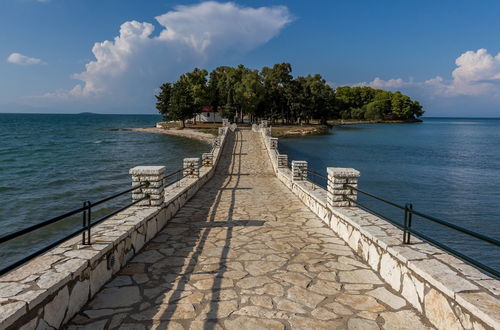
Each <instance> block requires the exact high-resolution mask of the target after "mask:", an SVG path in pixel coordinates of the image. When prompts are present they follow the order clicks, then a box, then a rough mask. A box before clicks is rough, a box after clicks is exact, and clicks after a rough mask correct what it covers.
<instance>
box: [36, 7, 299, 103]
mask: <svg viewBox="0 0 500 330" xmlns="http://www.w3.org/2000/svg"><path fill="white" fill-rule="evenodd" d="M156 20H157V22H158V23H159V24H160V25H161V26H162V29H161V31H159V33H158V34H157V35H156V36H155V35H153V32H154V26H153V24H151V23H148V22H137V21H128V22H125V23H123V24H122V25H121V27H120V33H119V35H118V36H117V37H115V38H114V40H112V41H110V40H106V41H104V42H99V43H96V44H95V45H94V47H93V48H92V52H93V54H94V56H95V60H93V61H91V62H89V63H87V64H86V66H85V71H83V72H81V73H78V74H74V75H73V77H74V78H76V79H78V80H81V81H82V83H80V84H77V85H76V86H75V87H74V88H72V89H71V90H67V91H64V90H63V91H57V92H53V93H47V94H45V95H44V97H45V98H46V99H51V100H62V101H67V100H70V99H74V98H78V99H79V100H97V99H99V100H100V101H102V100H103V99H104V100H105V99H107V100H109V101H110V102H113V103H114V102H120V101H122V102H123V103H126V104H130V102H135V103H136V104H140V105H143V106H146V105H151V104H152V100H153V93H154V90H155V88H157V87H158V85H159V83H161V82H164V81H167V80H174V79H176V78H177V76H178V75H179V74H180V73H182V72H185V71H187V70H191V69H193V67H194V66H201V65H205V64H207V63H208V62H209V61H211V60H214V59H219V58H223V57H224V56H225V55H228V54H235V53H236V54H237V53H241V52H246V51H249V50H252V49H254V48H256V47H258V46H260V45H262V44H264V43H266V42H268V41H269V40H270V39H272V38H273V37H275V36H276V35H277V34H278V33H279V32H280V31H281V30H282V29H283V27H284V26H285V25H287V24H288V23H289V22H291V21H292V18H291V15H290V13H289V11H288V9H287V8H286V7H284V6H275V7H261V8H248V7H240V6H237V5H236V4H234V3H231V2H230V3H218V2H212V1H209V2H203V3H200V4H197V5H193V6H178V7H175V9H174V10H173V11H170V12H167V13H165V14H163V15H160V16H158V17H156Z"/></svg>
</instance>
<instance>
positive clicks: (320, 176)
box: [307, 169, 328, 180]
mask: <svg viewBox="0 0 500 330" xmlns="http://www.w3.org/2000/svg"><path fill="white" fill-rule="evenodd" d="M307 173H309V174H312V175H314V176H317V177H319V178H322V179H325V180H328V177H327V176H324V175H323V174H319V173H318V172H315V171H313V170H310V169H307Z"/></svg>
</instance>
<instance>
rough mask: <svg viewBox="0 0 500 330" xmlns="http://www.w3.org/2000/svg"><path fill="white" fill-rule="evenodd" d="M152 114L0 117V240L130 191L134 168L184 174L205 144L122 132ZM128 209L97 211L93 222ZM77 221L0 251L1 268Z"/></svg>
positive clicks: (148, 122) (152, 118)
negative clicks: (161, 168)
mask: <svg viewBox="0 0 500 330" xmlns="http://www.w3.org/2000/svg"><path fill="white" fill-rule="evenodd" d="M160 120H161V117H160V116H156V115H95V114H81V115H50V114H0V235H3V234H6V233H10V232H13V231H16V230H19V229H21V228H25V227H27V226H29V225H33V224H35V223H38V222H40V221H43V220H47V219H49V218H52V217H55V216H57V215H60V214H62V213H65V212H67V211H70V210H73V209H76V208H79V207H81V206H82V204H83V202H84V201H87V200H88V201H98V200H99V199H102V198H104V197H107V196H110V195H113V194H115V193H118V192H120V191H124V190H126V189H129V188H130V187H131V179H130V175H129V174H128V171H129V169H130V168H132V167H134V166H138V165H164V166H166V167H167V172H173V171H174V170H177V169H179V168H181V167H182V159H183V158H185V157H199V156H200V155H201V153H203V152H207V151H208V150H209V149H210V145H209V144H207V143H204V142H200V141H195V140H191V139H186V138H182V137H174V136H168V135H163V134H153V133H145V132H132V131H123V130H120V129H124V128H132V127H151V126H154V125H155V123H156V122H157V121H160ZM128 202H130V194H127V195H126V196H123V197H122V198H119V199H117V200H113V201H111V202H109V203H106V204H103V207H102V208H100V209H98V210H96V212H94V218H97V217H98V216H99V215H104V214H107V213H109V212H111V211H112V210H115V209H116V208H118V207H119V206H123V205H126V204H127V203H128ZM81 223H82V219H81V215H79V216H78V217H74V218H70V219H68V220H64V221H62V222H60V223H58V224H55V225H51V226H50V227H47V228H46V229H44V230H40V231H37V232H36V233H33V234H29V235H26V236H24V237H23V238H20V239H16V240H15V241H12V243H10V244H4V245H2V246H0V266H1V265H2V264H6V263H7V262H9V261H12V260H16V259H17V258H19V257H20V256H24V255H26V254H27V252H29V251H33V250H34V249H36V247H37V246H40V245H41V244H47V242H50V241H52V240H54V239H55V238H58V237H62V236H63V235H64V234H65V233H68V232H69V231H73V230H74V229H75V226H81Z"/></svg>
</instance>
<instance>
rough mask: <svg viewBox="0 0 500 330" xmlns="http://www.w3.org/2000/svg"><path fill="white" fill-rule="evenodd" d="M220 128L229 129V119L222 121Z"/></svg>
mask: <svg viewBox="0 0 500 330" xmlns="http://www.w3.org/2000/svg"><path fill="white" fill-rule="evenodd" d="M222 127H229V119H226V118H224V119H222Z"/></svg>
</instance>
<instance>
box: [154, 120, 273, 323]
mask: <svg viewBox="0 0 500 330" xmlns="http://www.w3.org/2000/svg"><path fill="white" fill-rule="evenodd" d="M241 137H242V134H241V131H239V130H236V131H235V132H230V133H229V134H228V136H227V138H228V140H227V142H226V145H225V146H224V151H223V157H221V160H220V162H219V165H218V167H217V168H216V173H215V175H214V177H213V178H212V179H211V180H210V181H209V182H208V183H207V184H206V185H205V186H204V187H202V188H201V189H200V190H199V191H198V193H197V194H196V195H195V196H194V197H193V198H192V199H191V200H190V201H189V202H188V203H187V204H186V206H188V204H190V206H192V205H193V204H194V205H196V204H199V205H203V206H202V207H200V209H199V212H198V213H197V217H196V219H198V220H201V221H198V222H197V223H196V224H192V223H189V233H190V235H192V236H191V237H196V240H191V244H190V246H188V247H186V248H185V249H184V250H183V251H184V252H185V254H184V256H183V258H185V260H184V265H186V261H187V260H188V259H189V260H188V263H187V267H185V269H184V270H183V271H182V273H181V274H178V275H179V276H180V277H177V278H175V279H173V281H172V282H175V283H177V285H176V286H175V287H172V290H169V291H168V292H165V293H166V294H168V296H169V298H168V302H163V303H162V305H166V306H167V307H166V309H164V310H161V308H159V309H158V313H161V315H158V314H156V315H155V318H156V319H158V318H159V319H161V320H162V322H161V323H160V324H158V323H153V320H151V323H150V325H151V326H152V328H154V329H166V328H167V327H168V325H169V323H170V322H171V321H173V320H172V318H173V316H174V314H175V313H176V312H177V311H178V308H179V304H177V303H176V302H178V301H179V300H181V299H182V297H183V296H184V293H185V292H186V291H187V289H188V285H190V284H189V282H190V279H191V278H192V277H193V275H203V274H210V275H213V276H212V277H211V278H213V284H212V287H211V297H210V298H209V299H210V300H209V305H208V308H209V309H208V312H206V313H204V314H205V316H204V318H203V319H202V321H204V329H206V330H209V329H213V328H214V326H215V322H214V321H217V314H218V312H219V302H220V301H221V290H222V287H223V285H222V281H223V279H224V273H225V272H226V270H227V266H226V261H227V258H228V254H229V252H230V250H231V239H232V236H233V228H234V227H241V226H244V227H247V226H262V225H263V224H264V221H260V220H238V221H233V213H234V208H235V204H236V193H237V191H238V190H248V189H252V188H249V187H239V185H240V179H241V176H243V175H249V174H244V173H241V161H242V155H246V154H245V153H242V152H241V150H242V147H243V142H244V140H243V139H242V138H241ZM225 191H227V192H229V193H230V197H229V204H227V205H228V206H221V201H222V198H223V193H224V192H225ZM224 199H225V201H227V200H228V197H227V195H225V196H224ZM225 205H226V204H225ZM221 208H224V210H223V211H224V212H225V213H227V215H226V216H225V218H226V219H225V220H224V221H220V219H218V220H217V219H216V214H217V213H218V212H221V211H222V209H221ZM198 216H199V218H198ZM181 217H182V209H181V210H180V211H179V213H178V214H177V215H176V217H175V218H181ZM173 220H174V221H172V222H170V223H169V224H167V226H166V227H165V229H163V230H162V232H163V231H166V232H168V231H169V229H171V228H175V227H176V222H175V219H173ZM221 227H225V228H227V230H226V235H225V239H224V246H223V247H222V249H221V252H220V257H219V262H218V264H216V268H215V269H213V270H211V271H204V272H203V271H202V272H195V268H196V266H197V265H198V261H199V257H200V256H201V255H202V252H203V250H204V248H205V246H206V245H207V240H208V238H209V234H210V230H211V228H221ZM179 270H180V271H181V269H179ZM172 278H173V277H172ZM171 284H173V283H171ZM208 295H209V294H206V295H205V299H206V298H207V296H208ZM148 323H149V322H148Z"/></svg>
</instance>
